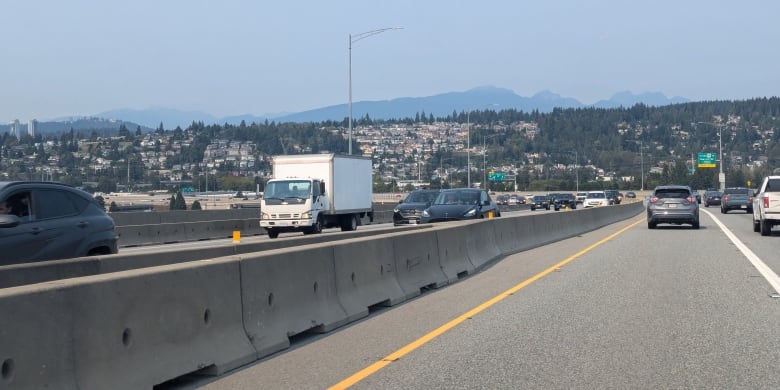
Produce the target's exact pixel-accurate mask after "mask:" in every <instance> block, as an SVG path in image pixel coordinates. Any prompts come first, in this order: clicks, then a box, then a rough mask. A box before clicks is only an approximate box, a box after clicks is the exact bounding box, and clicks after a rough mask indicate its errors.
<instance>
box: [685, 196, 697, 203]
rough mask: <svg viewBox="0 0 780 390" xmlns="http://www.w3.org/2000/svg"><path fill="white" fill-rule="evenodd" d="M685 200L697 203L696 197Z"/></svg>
mask: <svg viewBox="0 0 780 390" xmlns="http://www.w3.org/2000/svg"><path fill="white" fill-rule="evenodd" d="M685 200H687V201H688V202H691V203H696V202H697V201H696V197H695V196H689V197H687V198H685Z"/></svg>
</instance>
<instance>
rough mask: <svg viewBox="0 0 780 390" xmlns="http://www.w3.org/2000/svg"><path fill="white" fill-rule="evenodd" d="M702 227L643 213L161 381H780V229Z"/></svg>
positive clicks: (707, 215)
mask: <svg viewBox="0 0 780 390" xmlns="http://www.w3.org/2000/svg"><path fill="white" fill-rule="evenodd" d="M701 221H702V223H701V229H699V230H693V229H690V228H689V227H688V226H683V227H677V226H668V225H661V226H660V227H659V228H658V229H656V230H648V229H647V225H646V222H645V219H644V215H639V216H637V217H636V218H632V219H630V220H627V221H623V222H620V223H617V224H613V225H610V226H607V227H604V228H602V229H599V230H596V231H592V232H589V233H587V234H583V235H580V236H578V237H574V238H571V239H568V240H563V241H559V242H557V243H555V244H553V245H547V246H544V247H540V248H536V249H534V250H529V251H525V252H521V253H517V254H514V255H510V256H508V257H506V258H504V259H502V260H500V261H498V262H496V263H495V264H493V265H492V266H490V267H488V268H487V269H485V270H484V271H482V272H480V273H478V274H476V275H473V276H471V277H468V278H465V279H463V280H461V281H459V282H457V283H454V284H452V285H449V286H447V287H444V288H441V289H436V290H431V291H429V292H427V293H425V294H423V295H421V296H420V297H418V298H416V299H413V300H411V301H407V302H406V303H404V304H401V305H398V306H395V307H392V308H385V309H382V310H379V311H376V312H374V313H373V314H372V315H371V316H369V317H367V318H365V319H363V320H361V321H358V322H355V323H352V324H350V325H348V326H345V327H343V328H340V329H338V330H336V331H333V332H331V333H328V334H324V335H316V334H312V335H304V336H297V337H296V338H295V339H294V340H292V342H293V345H292V347H291V348H290V349H288V350H285V351H283V352H280V353H277V354H275V355H272V356H270V357H268V358H266V359H263V360H260V361H258V362H255V363H253V364H250V365H247V366H245V367H242V368H240V369H237V370H234V371H233V372H230V373H227V374H225V375H223V376H220V377H184V378H180V379H178V380H176V381H174V382H169V383H166V384H164V385H163V386H160V388H167V389H258V388H269V389H281V388H285V389H287V388H290V389H324V388H329V387H333V388H345V387H348V386H350V385H351V386H353V387H352V388H355V389H399V388H404V389H419V388H426V389H444V388H447V389H450V388H469V389H470V388H512V389H519V388H544V389H563V388H565V389H569V388H620V389H622V388H728V389H734V388H750V389H757V388H780V375H778V372H780V365H779V363H778V361H780V327H778V324H780V298H778V289H780V281H779V280H778V277H777V273H778V272H780V256H778V255H777V248H778V243H780V241H778V240H780V231H775V232H774V234H773V235H772V236H771V237H761V236H760V235H759V234H758V233H754V232H753V231H752V225H751V217H750V215H748V214H742V213H738V212H732V213H729V214H726V215H724V214H721V213H720V212H719V210H718V209H713V208H710V209H702V213H701Z"/></svg>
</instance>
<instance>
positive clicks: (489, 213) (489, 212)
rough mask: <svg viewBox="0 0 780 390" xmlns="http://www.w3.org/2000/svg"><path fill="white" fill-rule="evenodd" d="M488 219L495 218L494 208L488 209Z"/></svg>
mask: <svg viewBox="0 0 780 390" xmlns="http://www.w3.org/2000/svg"><path fill="white" fill-rule="evenodd" d="M487 215H488V219H493V210H490V211H488V213H487Z"/></svg>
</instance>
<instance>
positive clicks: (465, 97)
mask: <svg viewBox="0 0 780 390" xmlns="http://www.w3.org/2000/svg"><path fill="white" fill-rule="evenodd" d="M689 101H690V100H688V99H686V98H683V97H679V96H676V97H673V98H667V97H666V96H664V95H663V94H662V93H660V92H646V93H641V94H638V95H635V94H633V93H631V92H628V91H626V92H620V93H617V94H615V95H614V96H612V97H611V98H610V99H608V100H600V101H598V102H596V103H594V104H593V105H586V104H583V103H582V102H580V101H578V100H577V99H574V98H569V97H563V96H561V95H559V94H556V93H554V92H550V91H541V92H539V93H537V94H535V95H533V96H531V97H524V96H520V95H518V94H516V93H515V92H514V91H512V90H509V89H506V88H498V87H493V86H484V87H477V88H473V89H470V90H468V91H463V92H448V93H443V94H439V95H433V96H426V97H402V98H397V99H392V100H379V101H359V102H352V116H353V118H361V117H365V116H366V115H368V116H369V117H370V118H372V119H402V118H414V117H415V116H416V115H417V114H418V113H423V112H424V113H425V115H426V116H428V115H431V114H433V116H434V117H445V116H447V115H450V114H452V113H453V112H456V113H460V112H465V111H468V110H495V111H500V110H506V109H516V110H520V111H524V112H531V111H534V110H537V111H540V112H550V111H552V110H553V109H555V108H583V107H598V108H615V107H621V106H622V107H631V106H633V105H635V104H637V103H644V104H646V105H648V106H664V105H669V104H676V103H686V102H689ZM348 113H349V106H348V103H347V102H345V103H343V104H337V105H333V106H327V107H322V108H317V109H313V110H307V111H301V112H297V113H283V114H263V115H253V114H244V115H234V116H228V117H222V118H219V117H215V116H213V115H211V114H208V113H205V112H202V111H181V110H174V109H168V108H150V109H145V110H133V109H117V110H111V111H105V112H101V113H98V114H95V115H94V116H93V117H92V118H80V119H66V120H63V121H53V122H41V123H40V125H39V128H40V130H39V131H40V132H42V133H49V132H60V131H69V130H70V128H71V127H73V128H74V129H75V130H92V129H119V125H120V124H122V123H125V125H126V126H127V127H128V128H129V129H130V130H131V131H134V130H135V129H136V127H137V126H139V125H140V126H141V128H142V130H143V131H148V130H154V129H157V128H158V127H159V126H160V123H162V124H163V128H164V129H166V130H170V129H174V128H176V126H180V127H181V128H186V127H187V126H189V125H190V124H192V122H203V123H205V124H207V125H210V124H220V125H221V124H225V123H229V124H239V123H240V122H241V121H242V120H243V121H244V122H246V123H252V122H255V123H262V122H265V121H266V120H269V121H276V122H321V121H325V120H334V121H341V120H345V119H346V118H347V116H348ZM100 118H109V119H100ZM22 127H23V128H25V129H26V128H27V126H26V125H25V124H23V125H22ZM8 128H9V126H7V125H5V126H3V125H0V131H3V130H5V131H7V130H8Z"/></svg>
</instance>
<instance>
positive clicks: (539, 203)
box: [531, 195, 550, 211]
mask: <svg viewBox="0 0 780 390" xmlns="http://www.w3.org/2000/svg"><path fill="white" fill-rule="evenodd" d="M540 208H543V209H545V210H549V209H550V198H548V197H547V195H534V196H533V197H531V211H534V210H536V209H540Z"/></svg>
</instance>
